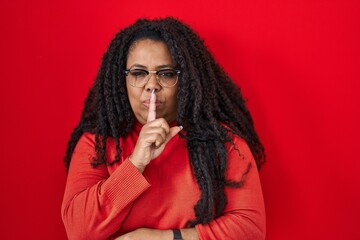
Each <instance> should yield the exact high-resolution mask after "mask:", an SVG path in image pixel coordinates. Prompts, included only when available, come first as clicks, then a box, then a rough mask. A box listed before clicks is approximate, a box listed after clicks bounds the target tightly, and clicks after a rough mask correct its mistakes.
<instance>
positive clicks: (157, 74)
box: [124, 68, 181, 88]
mask: <svg viewBox="0 0 360 240" xmlns="http://www.w3.org/2000/svg"><path fill="white" fill-rule="evenodd" d="M133 70H140V71H143V72H146V74H147V76H146V77H147V79H146V82H145V83H144V85H143V86H141V87H138V86H134V85H132V84H131V83H129V84H130V85H131V86H132V87H136V88H143V87H144V86H146V84H147V83H148V82H149V80H150V74H155V76H156V77H155V78H156V81H157V82H158V83H159V85H160V86H162V87H164V88H170V87H173V86H175V85H176V84H177V82H178V80H179V75H180V73H181V71H180V70H177V69H172V68H166V69H160V70H157V71H155V70H152V71H151V70H145V69H141V68H133V69H126V70H124V73H125V76H126V77H127V76H128V74H129V73H130V72H131V71H133ZM166 70H172V71H175V72H176V74H177V75H176V81H175V83H174V85H171V86H164V85H162V84H161V81H160V79H159V73H160V72H162V71H166Z"/></svg>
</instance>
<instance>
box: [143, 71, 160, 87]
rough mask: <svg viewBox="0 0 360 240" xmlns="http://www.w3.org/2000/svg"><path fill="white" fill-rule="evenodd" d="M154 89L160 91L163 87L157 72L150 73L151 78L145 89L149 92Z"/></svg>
mask: <svg viewBox="0 0 360 240" xmlns="http://www.w3.org/2000/svg"><path fill="white" fill-rule="evenodd" d="M153 89H155V92H158V91H160V89H161V85H160V84H159V82H158V81H157V79H156V74H154V73H150V74H149V80H148V81H147V83H146V85H145V90H146V91H147V92H151V91H152V90H153Z"/></svg>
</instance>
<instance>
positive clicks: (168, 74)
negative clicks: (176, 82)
mask: <svg viewBox="0 0 360 240" xmlns="http://www.w3.org/2000/svg"><path fill="white" fill-rule="evenodd" d="M158 75H159V77H161V78H164V79H172V78H176V77H177V73H176V71H175V70H172V69H165V70H161V71H159V73H158Z"/></svg>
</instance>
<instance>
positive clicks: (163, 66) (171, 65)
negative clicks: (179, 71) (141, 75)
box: [128, 63, 174, 69]
mask: <svg viewBox="0 0 360 240" xmlns="http://www.w3.org/2000/svg"><path fill="white" fill-rule="evenodd" d="M134 67H137V68H144V69H147V67H146V66H144V65H141V64H136V63H135V64H133V65H131V66H130V67H129V68H128V69H132V68H134ZM163 68H174V65H173V64H164V65H160V66H157V67H156V69H163Z"/></svg>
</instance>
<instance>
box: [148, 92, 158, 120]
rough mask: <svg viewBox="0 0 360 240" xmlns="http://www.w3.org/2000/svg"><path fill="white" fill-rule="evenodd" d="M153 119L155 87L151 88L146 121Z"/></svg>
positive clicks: (154, 117) (154, 112)
mask: <svg viewBox="0 0 360 240" xmlns="http://www.w3.org/2000/svg"><path fill="white" fill-rule="evenodd" d="M155 119H156V95H155V89H153V90H152V91H151V94H150V103H149V112H148V117H147V122H151V121H154V120H155Z"/></svg>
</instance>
